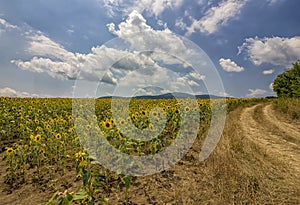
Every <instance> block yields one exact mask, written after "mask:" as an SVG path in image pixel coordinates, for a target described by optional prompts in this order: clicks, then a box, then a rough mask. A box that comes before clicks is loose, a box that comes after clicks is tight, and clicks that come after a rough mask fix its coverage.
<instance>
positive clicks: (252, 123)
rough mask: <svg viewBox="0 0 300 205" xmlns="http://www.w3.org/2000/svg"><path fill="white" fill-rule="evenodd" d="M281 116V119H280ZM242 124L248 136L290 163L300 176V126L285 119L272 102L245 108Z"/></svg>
mask: <svg viewBox="0 0 300 205" xmlns="http://www.w3.org/2000/svg"><path fill="white" fill-rule="evenodd" d="M279 118H280V119H279ZM240 124H241V127H242V129H243V131H244V133H245V135H246V137H247V138H249V139H250V140H252V141H253V142H255V143H257V144H258V145H259V146H261V148H262V149H265V151H266V153H267V154H269V155H272V156H274V158H277V159H278V160H281V161H283V162H285V163H286V164H289V166H290V167H291V168H292V169H294V170H295V174H296V175H298V176H300V126H299V125H298V124H296V123H294V124H293V123H290V122H287V120H285V121H284V118H283V117H282V116H278V115H276V112H275V111H274V110H273V109H272V105H270V104H263V105H261V104H259V105H255V106H252V107H248V108H245V109H244V110H243V111H242V113H241V115H240Z"/></svg>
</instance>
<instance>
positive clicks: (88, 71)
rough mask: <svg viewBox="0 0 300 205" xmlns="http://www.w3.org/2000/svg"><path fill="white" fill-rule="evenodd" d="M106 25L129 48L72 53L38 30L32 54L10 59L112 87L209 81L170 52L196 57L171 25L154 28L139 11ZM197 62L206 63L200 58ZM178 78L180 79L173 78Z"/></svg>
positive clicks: (172, 85) (26, 66) (34, 68)
mask: <svg viewBox="0 0 300 205" xmlns="http://www.w3.org/2000/svg"><path fill="white" fill-rule="evenodd" d="M107 27H108V29H109V31H110V32H111V33H112V34H114V35H116V36H117V37H119V39H122V40H124V41H125V42H126V43H128V45H129V46H130V48H119V46H118V42H115V43H113V45H110V44H109V43H108V44H105V45H102V46H96V47H93V48H92V49H91V52H90V53H88V54H80V53H73V52H70V51H68V50H67V49H65V48H64V46H62V45H61V44H59V43H57V42H55V41H53V40H52V39H51V38H49V37H47V36H46V35H44V34H43V33H41V32H36V33H34V34H32V33H29V35H28V36H27V40H28V42H29V46H28V48H27V49H26V51H27V52H28V53H29V54H31V55H32V56H33V57H32V58H31V59H29V60H22V59H19V60H13V61H11V62H12V63H14V64H15V65H17V66H18V67H20V68H21V69H23V70H28V71H31V72H36V73H47V74H48V75H49V76H51V77H53V78H58V79H62V80H66V79H68V80H75V79H79V80H86V81H92V82H99V81H101V82H102V83H106V84H110V85H117V84H122V85H124V86H130V85H135V84H137V85H140V86H149V85H151V84H153V83H158V84H159V86H161V87H163V88H164V89H169V90H171V89H172V88H174V90H175V91H180V90H181V88H182V87H184V86H186V85H190V86H198V85H199V81H202V80H204V77H205V76H204V75H200V74H197V73H195V72H193V71H192V69H191V67H190V65H188V64H187V63H186V62H185V61H183V60H179V59H177V58H176V57H175V56H172V55H170V54H169V53H173V54H176V55H178V56H181V57H182V56H184V58H185V59H187V58H194V57H193V56H195V53H193V52H194V51H193V50H190V49H188V48H187V47H186V46H185V44H184V43H183V41H182V39H181V38H180V37H178V36H176V35H175V34H173V33H172V32H171V31H170V30H169V29H168V28H164V29H163V30H154V29H153V28H152V27H150V26H149V25H148V24H147V22H146V20H145V18H144V17H143V16H142V15H141V14H140V13H139V12H137V11H133V12H132V13H131V14H130V15H129V16H128V18H127V19H126V20H125V21H123V22H121V23H120V24H119V25H115V24H113V23H110V24H108V25H107ZM143 51H144V52H143ZM165 51H168V52H169V53H166V52H165ZM190 56H191V57H190ZM196 60H197V61H199V62H201V63H205V62H204V61H202V57H201V56H200V58H199V56H197V59H196ZM177 79H179V80H178V81H180V79H181V82H177V83H173V82H172V81H176V80H177ZM121 82H122V83H121ZM183 82H184V83H183Z"/></svg>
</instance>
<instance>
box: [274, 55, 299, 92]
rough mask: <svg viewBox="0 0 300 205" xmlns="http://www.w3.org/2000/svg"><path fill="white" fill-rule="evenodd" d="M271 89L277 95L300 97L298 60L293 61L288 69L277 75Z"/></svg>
mask: <svg viewBox="0 0 300 205" xmlns="http://www.w3.org/2000/svg"><path fill="white" fill-rule="evenodd" d="M273 90H274V92H276V93H277V96H278V97H293V98H294V97H298V98H299V97H300V61H298V62H296V63H294V64H293V67H292V68H291V69H290V70H287V71H285V72H284V73H282V74H280V75H278V76H277V78H276V79H275V81H274V83H273Z"/></svg>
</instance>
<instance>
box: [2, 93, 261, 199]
mask: <svg viewBox="0 0 300 205" xmlns="http://www.w3.org/2000/svg"><path fill="white" fill-rule="evenodd" d="M117 101H119V102H120V103H119V107H118V106H117V105H116V104H115V107H117V108H116V110H114V111H116V112H117V113H122V112H123V111H124V110H125V109H124V108H123V107H122V103H121V102H122V101H124V100H122V99H119V100H117ZM217 101H218V100H215V102H217ZM259 101H262V99H227V110H228V111H230V110H233V109H234V108H236V107H239V106H241V105H243V104H248V103H249V102H250V103H251V102H259ZM196 102H197V105H196V107H195V106H194V105H193V104H192V101H191V100H189V99H182V100H181V101H176V100H175V99H158V100H145V99H133V100H131V101H130V103H129V104H130V106H129V115H128V116H127V117H126V116H125V114H128V113H126V112H124V115H122V114H121V115H118V116H119V117H118V118H117V119H115V118H114V115H113V113H112V108H111V99H97V100H96V101H95V104H94V105H95V106H94V108H95V111H94V114H93V115H89V114H88V113H85V112H86V111H87V110H89V109H87V108H86V107H85V104H84V103H82V104H80V105H78V106H79V108H81V109H77V110H79V111H78V112H82V113H81V114H80V116H76V114H78V113H75V114H74V110H72V108H74V105H73V107H72V99H47V98H43V99H38V98H0V104H1V110H0V138H1V149H2V151H1V156H3V163H4V166H5V167H4V169H3V170H2V172H3V173H2V175H3V177H4V184H5V187H4V188H3V190H2V191H4V192H6V193H7V194H14V191H15V190H18V189H20V188H22V187H23V186H25V185H26V184H30V185H32V186H34V187H38V189H39V190H41V191H45V192H47V193H51V195H52V196H53V197H52V198H51V199H50V197H49V198H47V199H43V200H44V202H47V201H48V200H49V202H48V204H71V203H72V202H75V203H83V204H95V203H96V204H97V203H108V202H109V196H110V195H111V192H112V191H118V190H119V191H120V190H125V191H124V197H123V199H122V200H123V201H124V203H126V204H130V202H129V200H128V195H127V191H128V189H129V188H130V187H131V186H133V184H132V181H133V179H132V177H131V176H129V175H124V174H122V171H120V172H111V171H109V170H107V169H105V168H104V167H102V166H101V165H99V164H98V163H96V162H95V161H94V157H90V155H89V154H91V152H92V153H93V154H95V155H97V153H98V152H101V150H100V151H99V150H98V151H97V150H96V149H97V147H98V146H94V149H91V150H92V151H91V150H89V151H87V150H86V149H85V147H87V146H88V147H93V143H94V144H97V143H95V142H97V139H93V141H90V140H91V139H85V134H86V135H88V133H89V135H93V134H91V133H95V136H97V135H96V134H97V133H101V135H102V136H105V138H106V140H107V141H108V142H109V143H110V144H111V145H112V146H113V147H114V148H116V149H118V150H120V151H121V152H123V153H127V154H130V155H132V156H145V155H151V154H156V153H159V152H160V151H162V150H164V149H165V148H166V147H168V146H169V145H170V144H172V142H173V141H174V140H175V137H176V136H177V133H178V132H179V130H181V132H182V127H181V126H182V124H183V122H182V119H181V117H180V116H182V115H181V114H183V115H188V114H189V113H192V112H195V111H196V112H197V113H199V119H194V120H193V121H195V122H198V123H199V122H200V126H199V130H198V133H197V134H198V137H199V136H201V135H202V134H203V133H204V132H206V131H207V127H208V125H209V124H210V120H211V108H212V104H213V103H215V102H211V101H210V100H203V99H198V100H197V101H196ZM117 104H118V103H117ZM155 107H160V110H155V109H154V108H155ZM80 110H82V111H80ZM160 111H162V112H160ZM162 113H163V114H162ZM85 114H86V115H87V116H85ZM161 115H163V116H161ZM74 116H75V118H74ZM84 116H85V117H84ZM149 116H151V118H150V117H149ZM92 122H93V123H92ZM95 122H96V124H95ZM131 123H132V124H134V125H135V126H134V127H136V128H138V129H140V130H143V129H148V130H149V132H150V133H152V134H153V133H158V135H157V136H155V137H154V138H153V139H151V140H148V141H143V140H139V139H132V138H128V137H126V135H125V134H124V133H123V132H121V130H120V127H122V126H123V127H125V128H128V129H133V128H130V126H129V124H131ZM162 123H163V124H165V126H164V128H163V130H162V131H160V130H159V132H157V130H156V129H157V127H159V125H160V124H162ZM80 126H81V127H80ZM184 129H187V131H188V129H189V126H188V125H186V126H185V128H184ZM127 131H128V133H133V132H134V131H132V130H127ZM78 132H80V136H78ZM70 173H71V174H70ZM63 176H70V177H73V179H67V181H63V180H61V178H63ZM60 180H61V181H60ZM68 181H69V182H70V181H72V182H74V184H75V186H74V187H71V186H70V185H68ZM20 203H21V202H20Z"/></svg>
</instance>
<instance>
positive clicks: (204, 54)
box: [0, 0, 300, 97]
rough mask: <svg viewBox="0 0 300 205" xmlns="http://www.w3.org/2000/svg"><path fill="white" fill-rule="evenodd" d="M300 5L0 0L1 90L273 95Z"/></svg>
mask: <svg viewBox="0 0 300 205" xmlns="http://www.w3.org/2000/svg"><path fill="white" fill-rule="evenodd" d="M299 9H300V1H297V0H222V1H220V0H164V1H162V0H141V1H133V0H130V1H129V0H52V1H40V0H31V1H21V0H10V1H1V2H0V95H2V96H21V97H28V96H34V97H35V96H36V97H72V96H73V95H74V93H75V96H99V95H110V94H116V95H125V96H130V95H133V94H134V95H137V94H161V93H166V92H175V91H176V92H181V91H182V92H189V91H190V92H193V93H194V94H203V93H207V92H209V93H210V94H216V95H227V96H233V97H261V96H268V95H274V93H273V92H272V89H271V83H272V82H273V81H274V79H275V78H276V76H277V75H278V74H280V73H282V72H283V71H284V70H285V69H287V68H290V67H291V66H292V63H293V62H295V61H297V60H299V59H300V25H299V19H300V12H299ZM116 38H117V39H116ZM193 46H194V47H193ZM195 46H197V48H196V47H195ZM198 48H199V49H198ZM197 66H199V67H198V68H197Z"/></svg>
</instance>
